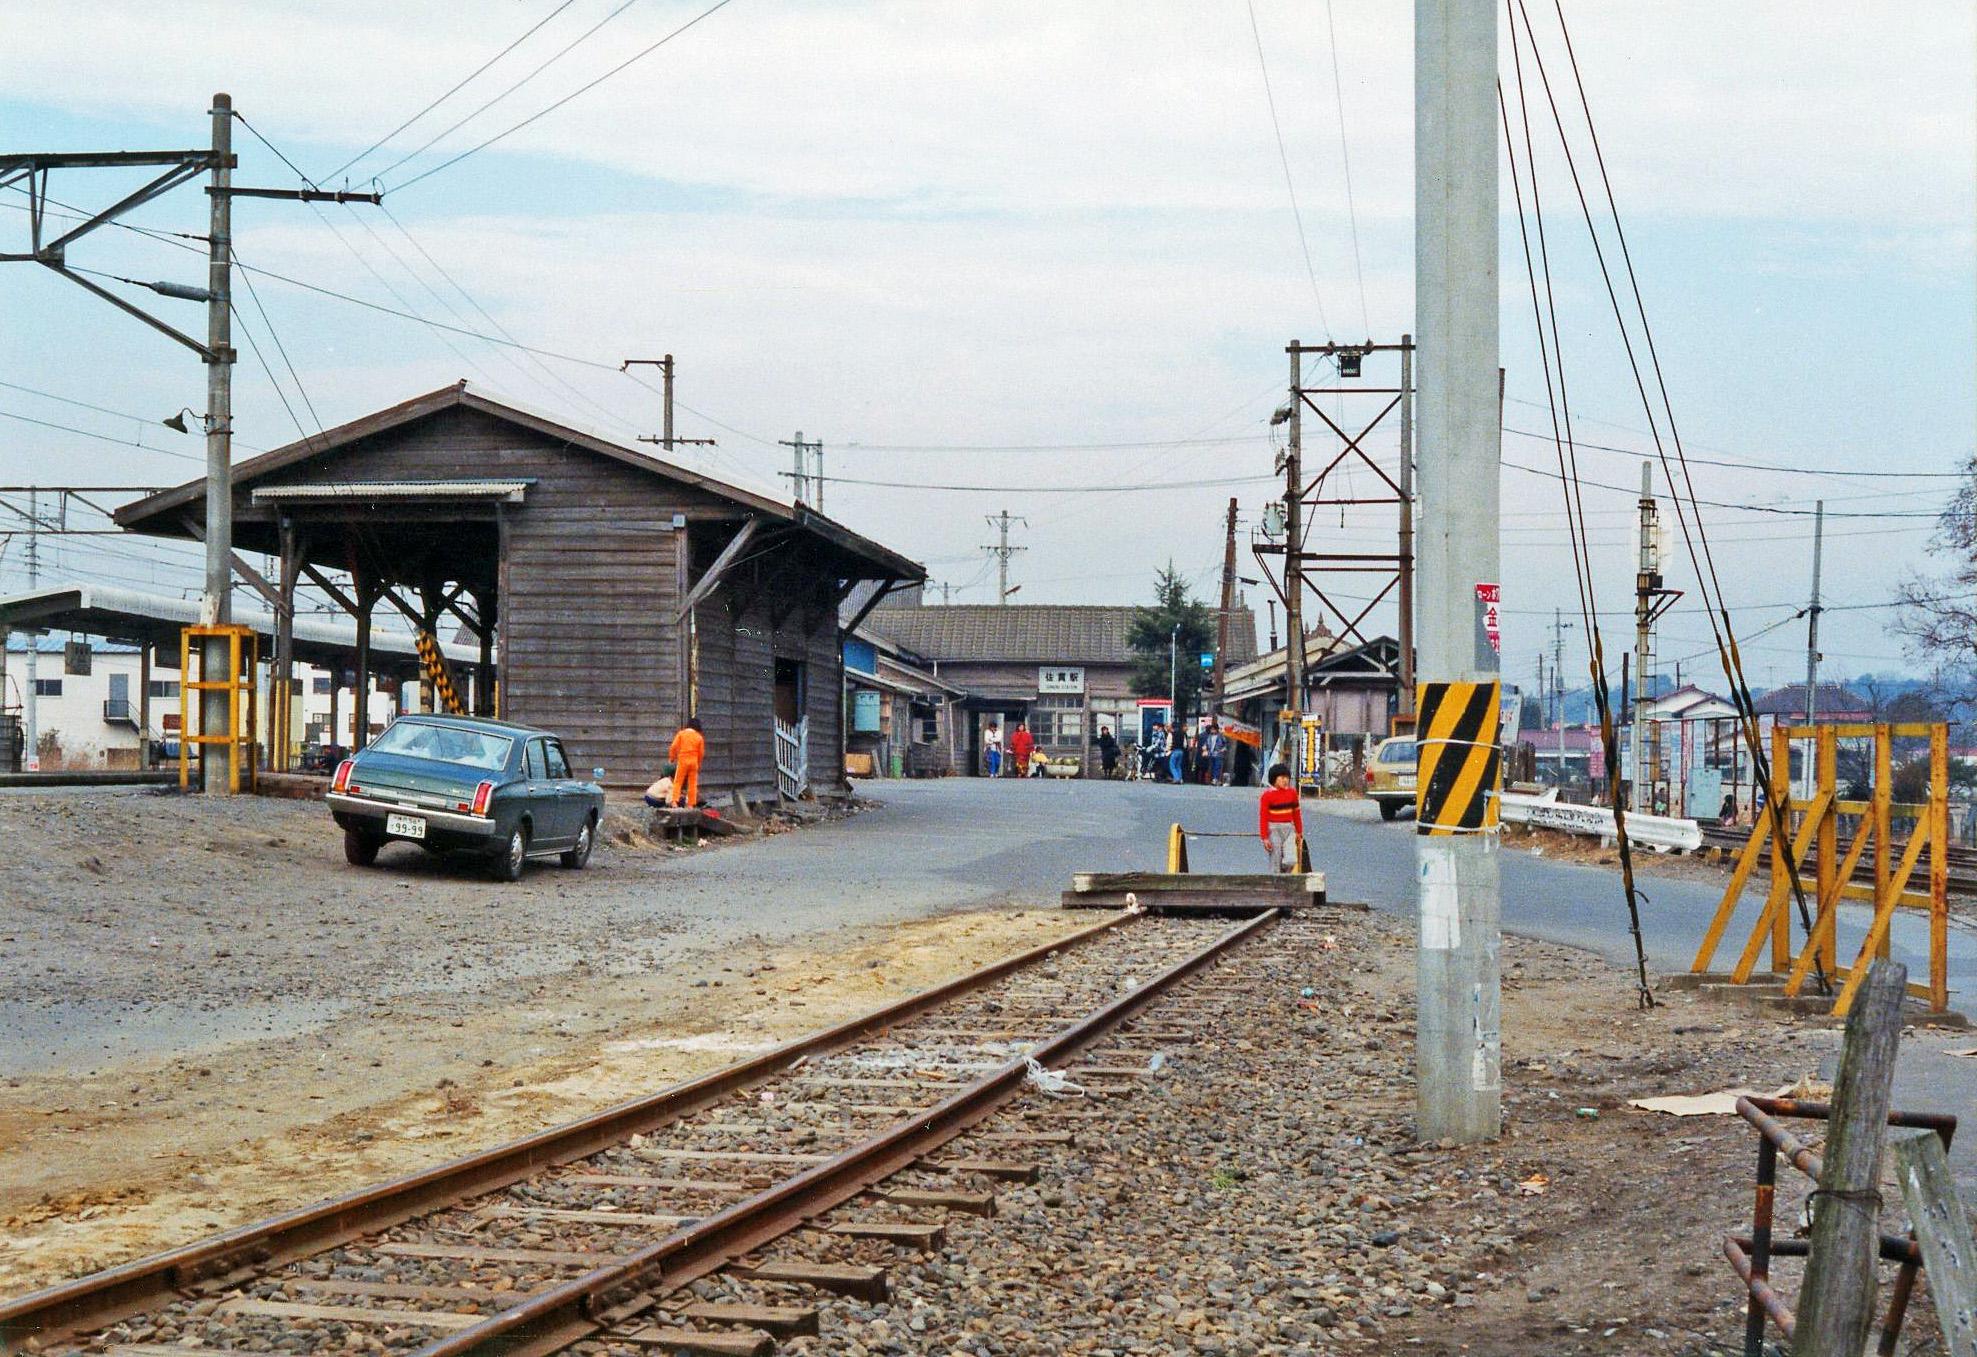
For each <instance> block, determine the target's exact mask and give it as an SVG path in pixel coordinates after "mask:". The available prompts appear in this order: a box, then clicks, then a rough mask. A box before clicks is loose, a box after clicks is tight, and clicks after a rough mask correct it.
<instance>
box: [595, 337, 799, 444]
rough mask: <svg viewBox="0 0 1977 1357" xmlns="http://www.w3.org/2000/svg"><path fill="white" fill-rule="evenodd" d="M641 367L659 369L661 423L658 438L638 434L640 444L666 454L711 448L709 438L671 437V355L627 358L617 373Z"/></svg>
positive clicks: (619, 366)
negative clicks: (689, 447) (687, 447)
mask: <svg viewBox="0 0 1977 1357" xmlns="http://www.w3.org/2000/svg"><path fill="white" fill-rule="evenodd" d="M641 365H642V366H645V367H655V368H658V369H659V388H660V389H659V402H660V405H661V407H662V408H661V411H660V420H661V423H660V425H659V429H660V433H659V436H658V437H657V438H654V437H653V436H652V435H651V434H640V435H639V438H638V441H639V442H641V443H657V444H658V445H659V446H660V447H662V448H664V449H665V450H666V451H667V452H671V451H672V450H673V449H674V448H675V447H681V446H685V445H688V444H692V445H695V446H699V447H707V448H711V447H713V446H714V440H713V439H711V438H675V437H673V355H672V354H670V353H669V354H667V355H666V356H665V357H664V358H627V359H626V360H625V361H624V362H622V363H620V364H618V371H620V372H629V371H631V369H632V368H634V367H637V366H641ZM802 436H803V435H802V434H798V435H797V437H798V438H801V437H802Z"/></svg>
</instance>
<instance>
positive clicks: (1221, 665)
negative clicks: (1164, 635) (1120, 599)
mask: <svg viewBox="0 0 1977 1357" xmlns="http://www.w3.org/2000/svg"><path fill="white" fill-rule="evenodd" d="M1235 606H1236V501H1235V498H1234V497H1233V496H1231V497H1230V499H1229V519H1228V523H1227V526H1226V530H1225V533H1224V536H1223V541H1222V610H1221V611H1220V612H1219V613H1217V614H1216V622H1215V677H1214V687H1215V705H1214V706H1213V707H1211V708H1210V709H1209V710H1210V711H1220V710H1221V709H1222V676H1223V675H1224V674H1225V673H1227V672H1228V671H1227V669H1226V668H1225V666H1226V664H1227V663H1228V661H1227V660H1226V659H1225V658H1224V657H1225V656H1227V655H1228V653H1229V614H1230V613H1231V612H1232V611H1234V609H1235ZM1251 635H1252V636H1254V635H1255V633H1254V632H1253V631H1252V632H1251Z"/></svg>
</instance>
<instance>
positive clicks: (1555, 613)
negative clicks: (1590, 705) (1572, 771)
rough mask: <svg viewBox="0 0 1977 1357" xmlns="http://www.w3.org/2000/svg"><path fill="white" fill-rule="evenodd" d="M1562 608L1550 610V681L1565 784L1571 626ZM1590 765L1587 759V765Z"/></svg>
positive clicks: (1560, 772)
mask: <svg viewBox="0 0 1977 1357" xmlns="http://www.w3.org/2000/svg"><path fill="white" fill-rule="evenodd" d="M1572 625H1573V624H1572V623H1570V622H1567V621H1566V620H1565V613H1564V610H1563V609H1560V608H1553V609H1552V610H1551V683H1552V687H1554V688H1556V689H1557V690H1558V702H1557V704H1556V716H1555V719H1556V720H1557V722H1558V785H1559V786H1561V787H1563V786H1564V785H1565V633H1566V631H1567V630H1569V629H1570V628H1571V627H1572ZM1590 766H1591V763H1590V760H1588V767H1590Z"/></svg>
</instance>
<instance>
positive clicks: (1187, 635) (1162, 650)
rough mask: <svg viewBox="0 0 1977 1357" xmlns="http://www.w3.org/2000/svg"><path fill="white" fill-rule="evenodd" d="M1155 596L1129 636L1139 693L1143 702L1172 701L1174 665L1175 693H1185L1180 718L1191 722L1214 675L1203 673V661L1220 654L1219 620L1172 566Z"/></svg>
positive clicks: (1158, 583)
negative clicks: (1150, 699) (1217, 646)
mask: <svg viewBox="0 0 1977 1357" xmlns="http://www.w3.org/2000/svg"><path fill="white" fill-rule="evenodd" d="M1153 595H1154V603H1153V605H1152V606H1151V607H1145V608H1135V609H1134V610H1133V621H1132V626H1131V628H1130V629H1129V630H1128V631H1127V633H1126V640H1127V643H1128V644H1129V645H1130V646H1131V647H1132V649H1133V656H1134V659H1133V691H1134V692H1136V693H1138V694H1139V695H1140V696H1141V697H1166V696H1167V695H1168V692H1169V691H1170V685H1169V673H1170V670H1169V663H1170V660H1171V662H1172V670H1171V673H1172V674H1173V675H1174V682H1173V684H1172V687H1173V688H1176V689H1178V690H1179V692H1178V696H1179V699H1180V708H1179V710H1178V711H1176V712H1175V717H1176V719H1177V720H1181V721H1185V720H1186V719H1187V713H1189V712H1192V711H1198V710H1199V709H1200V704H1201V693H1202V690H1203V689H1204V688H1205V687H1207V686H1208V677H1209V673H1208V671H1207V670H1205V669H1203V668H1202V667H1201V657H1202V656H1203V655H1204V654H1208V653H1211V652H1213V651H1214V649H1215V615H1214V614H1213V613H1212V612H1210V611H1209V608H1208V605H1207V604H1206V603H1203V602H1202V601H1201V600H1200V599H1198V598H1195V597H1194V596H1193V594H1192V593H1191V592H1190V591H1189V589H1188V582H1187V581H1186V580H1184V579H1182V578H1181V576H1180V573H1179V572H1178V571H1176V570H1175V569H1174V564H1173V562H1171V561H1169V562H1168V563H1167V568H1166V569H1165V570H1163V571H1161V572H1160V574H1159V576H1158V578H1157V579H1156V580H1155V582H1154V586H1153ZM1176 627H1178V628H1179V629H1180V631H1179V640H1178V642H1177V641H1176V640H1175V635H1176V633H1175V628H1176Z"/></svg>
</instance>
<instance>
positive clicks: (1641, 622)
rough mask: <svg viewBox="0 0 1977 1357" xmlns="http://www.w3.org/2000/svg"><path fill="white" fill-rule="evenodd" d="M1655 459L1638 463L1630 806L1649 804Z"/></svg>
mask: <svg viewBox="0 0 1977 1357" xmlns="http://www.w3.org/2000/svg"><path fill="white" fill-rule="evenodd" d="M1659 512H1660V510H1659V509H1657V508H1656V506H1655V502H1654V463H1652V462H1642V463H1641V529H1640V531H1641V556H1640V561H1639V562H1638V563H1637V564H1636V566H1635V570H1634V729H1633V739H1632V741H1631V743H1632V744H1633V747H1634V776H1633V778H1632V780H1631V781H1630V783H1629V792H1630V796H1629V799H1628V807H1627V808H1628V809H1629V810H1641V809H1643V808H1644V807H1646V806H1649V805H1651V804H1652V799H1651V798H1650V797H1649V796H1648V795H1647V789H1648V778H1647V722H1646V721H1644V720H1643V719H1641V712H1642V708H1643V706H1644V705H1645V703H1646V699H1647V680H1648V666H1649V665H1650V664H1652V663H1653V661H1654V593H1655V591H1656V590H1657V589H1659V588H1660V587H1661V543H1660V541H1659V539H1658V538H1657V536H1656V516H1657V515H1658V514H1659Z"/></svg>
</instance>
